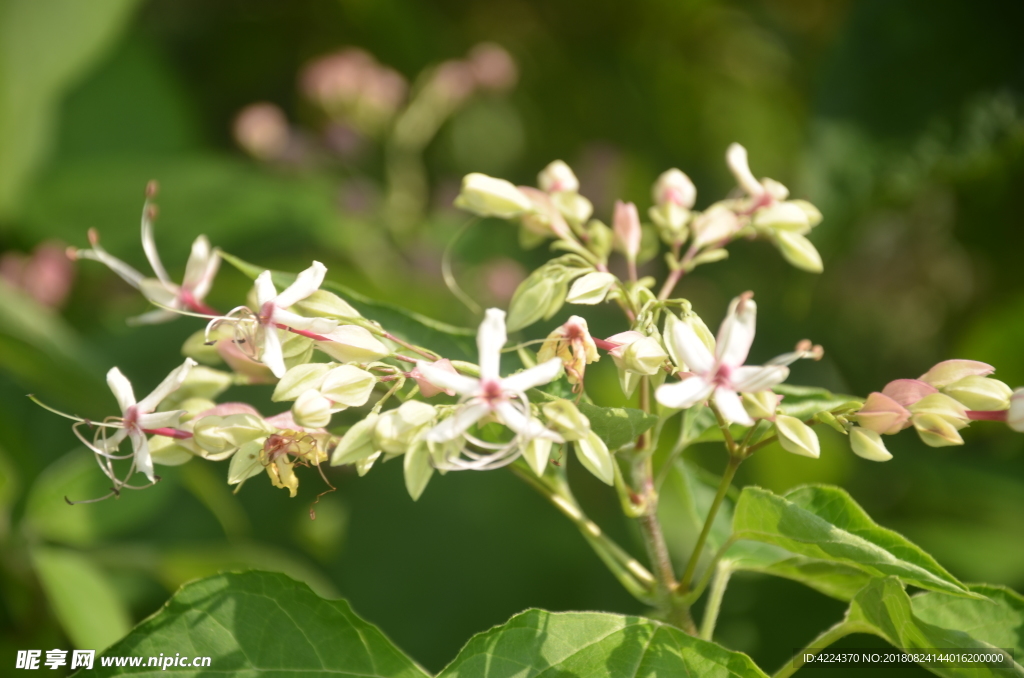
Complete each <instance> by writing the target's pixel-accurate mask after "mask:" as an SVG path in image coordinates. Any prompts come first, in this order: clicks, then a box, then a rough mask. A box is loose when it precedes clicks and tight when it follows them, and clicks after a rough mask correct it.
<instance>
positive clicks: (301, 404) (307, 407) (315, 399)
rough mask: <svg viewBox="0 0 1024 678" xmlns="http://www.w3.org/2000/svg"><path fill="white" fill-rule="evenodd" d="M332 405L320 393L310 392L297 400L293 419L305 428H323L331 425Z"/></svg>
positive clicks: (293, 410) (293, 406) (293, 409)
mask: <svg viewBox="0 0 1024 678" xmlns="http://www.w3.org/2000/svg"><path fill="white" fill-rule="evenodd" d="M331 404H332V403H331V401H330V400H328V399H327V398H325V397H324V396H323V395H321V393H320V392H319V391H315V390H309V391H306V392H305V393H303V394H302V395H300V396H299V397H298V398H296V399H295V404H293V405H292V417H293V418H294V419H295V423H296V424H298V425H299V426H302V427H303V428H323V427H325V426H327V425H328V424H329V423H331Z"/></svg>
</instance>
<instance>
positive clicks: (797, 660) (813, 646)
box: [772, 619, 857, 678]
mask: <svg viewBox="0 0 1024 678" xmlns="http://www.w3.org/2000/svg"><path fill="white" fill-rule="evenodd" d="M856 631H857V629H855V628H853V627H852V626H850V625H849V624H847V622H846V620H845V619H844V620H843V621H841V622H839V623H838V624H836V625H835V626H832V627H831V628H829V629H826V630H825V631H824V632H822V633H821V635H819V636H818V637H817V638H815V639H814V640H812V641H811V642H810V643H808V644H807V647H805V648H804V649H803V650H800V652H798V653H797V654H796V655H794V656H793V658H792V659H790V660H789V661H788V662H786V663H785V664H783V665H782V667H781V668H780V669H779V670H778V671H776V672H775V673H773V674H772V678H789V676H791V675H793V674H794V673H796V672H797V671H798V670H799V669H800V668H801V667H802V666H803V665H804V655H808V654H810V655H817V654H818V653H819V652H821V651H822V650H824V649H825V648H826V647H828V646H829V645H831V644H832V643H834V642H836V641H837V640H839V639H840V638H843V637H844V636H848V635H850V634H851V633H856Z"/></svg>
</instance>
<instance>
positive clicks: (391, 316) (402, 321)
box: [221, 252, 476, 360]
mask: <svg viewBox="0 0 1024 678" xmlns="http://www.w3.org/2000/svg"><path fill="white" fill-rule="evenodd" d="M221 256H222V257H223V258H224V260H225V261H227V262H228V263H229V264H231V265H232V266H234V267H235V268H237V269H238V270H239V271H241V272H242V273H243V274H245V275H246V276H248V277H250V278H253V279H255V278H256V276H258V275H259V274H260V273H262V272H263V271H264V270H265V269H263V268H261V267H259V266H256V265H254V264H250V263H248V262H246V261H243V260H242V259H239V258H238V257H236V256H233V255H231V254H228V253H226V252H222V253H221ZM273 280H274V285H275V286H277V288H278V289H283V288H284V287H286V286H288V285H290V284H291V283H292V282H294V280H295V275H294V274H291V273H282V272H279V271H274V272H273ZM321 289H325V290H328V291H330V292H333V293H335V294H337V295H338V296H340V297H341V298H342V299H343V300H344V301H346V302H348V303H349V304H351V305H352V307H353V308H355V309H356V310H357V311H359V313H360V314H361V315H362V316H364V317H365V318H368V319H370V320H375V321H376V322H378V323H380V324H381V326H383V327H384V329H386V330H387V331H388V332H391V333H392V334H394V335H395V336H397V337H400V338H402V339H405V340H407V341H410V342H412V343H414V344H416V345H418V346H423V347H425V348H429V349H430V350H432V351H435V352H437V353H440V354H441V355H442V356H444V357H445V358H448V359H450V360H472V359H473V357H474V356H475V355H476V348H475V344H474V341H475V337H476V330H473V329H470V328H468V327H456V326H455V325H449V324H448V323H443V322H440V321H437V320H433V319H431V318H428V317H426V316H425V315H422V314H420V313H416V312H415V311H410V310H408V309H404V308H402V307H401V306H397V305H395V304H389V303H387V302H383V301H375V300H373V299H370V298H369V297H367V296H365V295H363V294H360V293H359V292H356V291H355V290H353V289H351V288H349V287H346V286H345V285H341V284H339V283H335V282H332V281H330V280H327V281H324V284H323V285H321Z"/></svg>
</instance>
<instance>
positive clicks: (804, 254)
mask: <svg viewBox="0 0 1024 678" xmlns="http://www.w3.org/2000/svg"><path fill="white" fill-rule="evenodd" d="M775 245H776V246H777V247H778V248H779V251H780V252H782V256H783V257H785V258H786V261H788V262H789V263H791V264H792V265H794V266H796V267H797V268H800V269H803V270H805V271H810V272H811V273H821V272H822V271H823V270H825V265H824V264H823V263H822V262H821V255H820V254H818V250H817V249H815V247H814V245H813V244H812V243H811V241H810V240H808V239H807V238H805V237H804V236H802V235H801V234H799V233H797V232H796V231H775Z"/></svg>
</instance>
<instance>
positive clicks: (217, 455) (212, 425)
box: [192, 414, 274, 461]
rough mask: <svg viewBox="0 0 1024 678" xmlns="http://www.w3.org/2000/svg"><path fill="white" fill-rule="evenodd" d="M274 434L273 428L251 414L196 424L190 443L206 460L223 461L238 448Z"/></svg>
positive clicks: (231, 415)
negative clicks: (193, 442) (194, 444)
mask: <svg viewBox="0 0 1024 678" xmlns="http://www.w3.org/2000/svg"><path fill="white" fill-rule="evenodd" d="M273 432H274V428H273V427H272V426H270V425H269V424H267V423H266V422H265V421H263V419H261V418H260V417H258V416H256V415H254V414H229V415H227V416H224V417H219V416H216V415H211V416H208V417H203V418H202V419H198V420H196V422H195V424H194V425H193V427H192V436H193V437H192V440H193V441H195V443H196V445H198V446H199V448H200V454H201V455H202V456H203V457H206V458H207V459H212V460H214V461H218V460H220V459H226V458H227V457H228V456H229V455H231V454H232V453H234V452H235V450H237V449H238V448H239V447H241V446H242V445H244V444H246V443H248V442H252V441H257V440H259V441H261V443H260V444H262V439H264V438H266V437H267V436H268V435H270V434H271V433H273Z"/></svg>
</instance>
